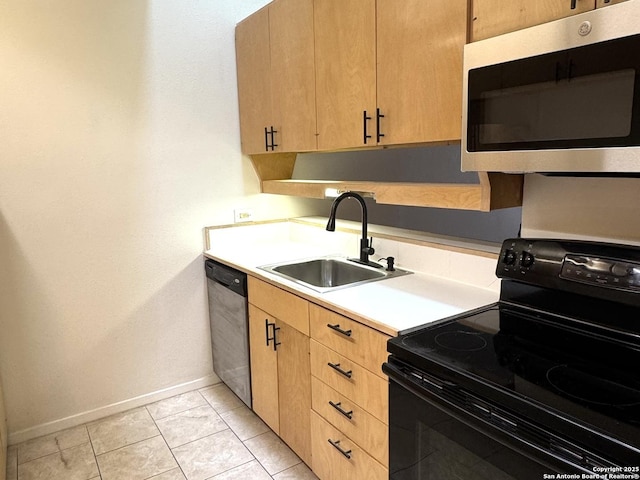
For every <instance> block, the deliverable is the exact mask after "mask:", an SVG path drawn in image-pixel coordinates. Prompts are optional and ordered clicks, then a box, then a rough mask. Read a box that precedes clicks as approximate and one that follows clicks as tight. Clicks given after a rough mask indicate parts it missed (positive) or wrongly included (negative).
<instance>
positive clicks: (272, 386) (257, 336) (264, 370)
mask: <svg viewBox="0 0 640 480" xmlns="http://www.w3.org/2000/svg"><path fill="white" fill-rule="evenodd" d="M273 328H275V319H274V318H273V317H271V316H269V314H267V313H265V312H263V311H262V310H260V309H259V308H257V307H255V306H254V305H251V304H249V345H250V348H251V393H252V397H253V398H252V403H253V411H254V412H256V413H257V414H258V416H259V417H260V418H262V420H264V423H266V424H267V425H269V427H270V428H271V430H273V431H274V432H276V433H280V419H279V417H280V409H279V407H278V404H279V399H278V352H277V351H276V350H275V349H274V348H273V345H272V344H273V341H268V338H269V337H270V336H271V335H272V333H271V332H272V331H273Z"/></svg>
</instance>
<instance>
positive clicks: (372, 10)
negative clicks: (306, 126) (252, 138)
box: [314, 0, 467, 150]
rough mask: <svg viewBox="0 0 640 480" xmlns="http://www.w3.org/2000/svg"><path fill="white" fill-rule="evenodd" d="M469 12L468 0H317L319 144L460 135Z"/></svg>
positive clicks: (432, 139)
mask: <svg viewBox="0 0 640 480" xmlns="http://www.w3.org/2000/svg"><path fill="white" fill-rule="evenodd" d="M466 13H467V2H466V0H448V1H447V0H435V1H431V2H424V1H423V0H405V1H403V2H398V1H397V0H366V1H365V0H362V1H359V2H344V1H341V0H316V1H315V24H314V25H315V39H316V89H317V90H316V96H317V100H316V102H317V108H318V148H319V149H320V150H336V149H343V148H355V147H367V146H376V145H399V144H411V143H427V142H442V141H450V140H459V138H460V118H461V102H462V101H461V91H462V75H461V72H462V48H463V46H464V44H465V42H466V28H467V27H466Z"/></svg>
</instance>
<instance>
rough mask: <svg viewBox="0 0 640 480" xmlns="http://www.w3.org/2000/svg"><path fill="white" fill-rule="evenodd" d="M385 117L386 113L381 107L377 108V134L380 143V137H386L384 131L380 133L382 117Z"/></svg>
mask: <svg viewBox="0 0 640 480" xmlns="http://www.w3.org/2000/svg"><path fill="white" fill-rule="evenodd" d="M381 118H384V115H382V114H381V113H380V109H379V108H376V136H377V142H378V143H380V139H381V138H382V137H384V133H380V119H381Z"/></svg>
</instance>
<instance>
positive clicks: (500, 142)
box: [462, 0, 640, 176]
mask: <svg viewBox="0 0 640 480" xmlns="http://www.w3.org/2000/svg"><path fill="white" fill-rule="evenodd" d="M463 84H464V87H463V88H464V90H463V128H462V130H463V132H462V170H463V171H498V172H540V173H555V174H563V173H564V174H595V175H598V174H604V175H630V176H638V175H639V174H640V0H628V1H626V2H623V3H620V4H616V5H611V6H607V7H605V8H600V9H596V10H593V11H590V12H587V13H583V14H579V15H575V16H572V17H568V18H564V19H562V20H557V21H553V22H549V23H545V24H542V25H538V26H535V27H530V28H527V29H524V30H519V31H516V32H513V33H508V34H505V35H501V36H498V37H494V38H489V39H487V40H482V41H479V42H475V43H471V44H468V45H466V46H465V48H464V82H463Z"/></svg>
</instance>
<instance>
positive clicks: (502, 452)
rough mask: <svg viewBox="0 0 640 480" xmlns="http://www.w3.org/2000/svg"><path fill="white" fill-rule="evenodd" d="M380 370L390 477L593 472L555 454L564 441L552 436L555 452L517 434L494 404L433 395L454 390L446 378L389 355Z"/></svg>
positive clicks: (517, 478) (525, 477)
mask: <svg viewBox="0 0 640 480" xmlns="http://www.w3.org/2000/svg"><path fill="white" fill-rule="evenodd" d="M383 370H384V371H385V373H387V375H389V379H390V383H389V478H390V479H392V480H449V479H451V480H453V479H457V480H459V479H471V478H473V479H478V480H484V479H486V480H495V479H501V480H508V479H513V480H529V479H531V480H540V479H542V478H545V477H544V475H545V474H548V475H550V474H554V473H578V472H585V473H589V474H590V475H593V469H586V468H584V467H579V466H577V465H573V464H572V463H571V462H570V461H567V460H565V459H562V458H560V455H558V453H557V452H561V451H562V449H563V448H564V447H565V446H567V445H569V444H568V443H567V444H564V445H563V442H562V440H560V439H556V447H555V448H556V450H557V452H552V451H549V452H544V451H542V449H541V448H540V447H538V446H536V445H534V444H533V443H534V442H530V441H528V440H527V439H526V438H517V437H518V435H517V434H515V433H514V432H515V431H516V430H518V429H519V427H521V426H522V425H518V421H517V420H516V419H514V417H513V415H511V414H508V413H505V412H501V413H498V412H499V411H500V409H499V408H498V407H495V406H492V405H491V404H489V403H488V402H485V401H482V400H480V399H477V398H466V399H461V398H459V399H453V400H451V395H449V394H446V395H444V394H443V395H442V396H440V395H438V393H437V392H438V391H439V390H444V388H443V386H444V387H446V389H447V390H452V391H455V387H453V386H452V385H451V384H448V382H442V383H441V382H440V381H438V380H436V379H434V378H433V377H430V376H429V378H427V377H425V376H423V375H422V374H421V375H417V374H415V373H407V370H406V369H405V368H400V367H399V366H398V365H397V364H395V365H394V363H393V357H390V363H385V364H384V366H383ZM418 377H420V378H418ZM434 391H435V392H436V393H434ZM453 395H455V393H454V394H453ZM446 397H449V398H446ZM456 403H461V404H464V405H466V406H465V407H462V408H461V407H459V406H456V405H455V404H456ZM492 415H493V421H492V420H490V417H491V416H492ZM534 435H535V434H534ZM546 437H547V438H549V435H548V434H547V435H546ZM553 443H554V440H551V441H550V442H549V444H553ZM570 448H571V447H570V446H569V448H567V450H570ZM546 478H550V477H546ZM591 478H596V477H595V476H594V477H591Z"/></svg>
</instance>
